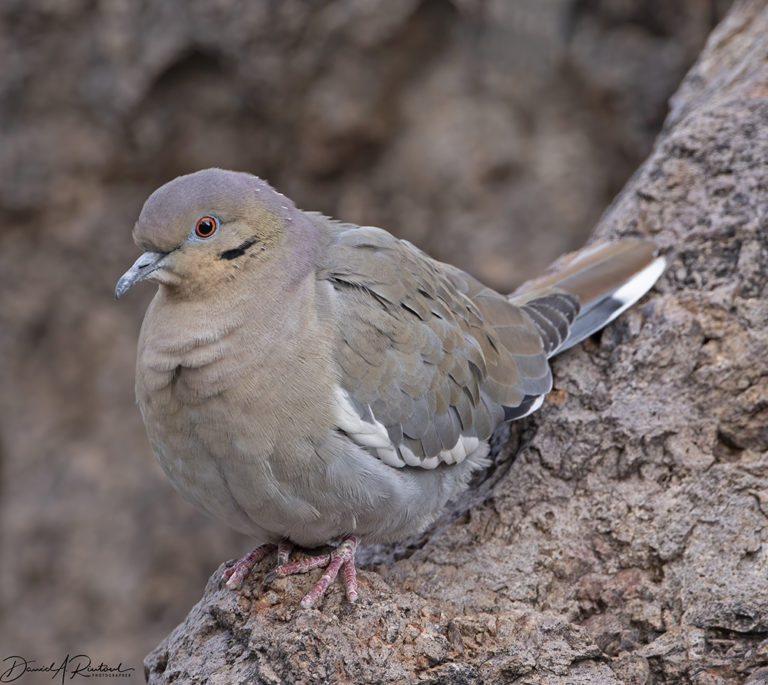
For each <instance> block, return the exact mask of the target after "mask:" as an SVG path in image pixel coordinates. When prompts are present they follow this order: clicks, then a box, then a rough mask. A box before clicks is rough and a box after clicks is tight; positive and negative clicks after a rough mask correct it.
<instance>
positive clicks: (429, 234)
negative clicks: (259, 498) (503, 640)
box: [0, 0, 730, 677]
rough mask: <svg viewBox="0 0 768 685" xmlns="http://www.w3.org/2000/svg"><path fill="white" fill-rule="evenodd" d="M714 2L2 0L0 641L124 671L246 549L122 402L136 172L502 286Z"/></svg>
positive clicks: (637, 148) (651, 96)
mask: <svg viewBox="0 0 768 685" xmlns="http://www.w3.org/2000/svg"><path fill="white" fill-rule="evenodd" d="M729 5H730V1H729V0H676V1H675V2H669V1H668V0H546V1H544V0H453V1H450V0H327V1H323V2H318V1H315V2H306V0H260V1H258V2H254V1H253V0H216V1H215V2H211V0H143V1H142V2H132V1H131V0H98V2H97V1H95V0H2V1H0V60H1V61H2V69H0V216H2V219H3V224H2V231H0V659H2V658H3V657H4V656H6V655H8V654H13V653H15V654H20V655H24V656H27V657H29V658H33V659H37V660H39V661H43V662H50V661H51V660H55V659H61V658H63V656H64V655H65V654H66V653H67V652H70V653H71V654H76V653H78V652H86V653H88V654H89V655H90V656H91V657H92V658H93V659H95V660H105V661H106V662H113V663H117V662H119V661H122V662H123V663H125V664H127V665H129V666H132V667H135V668H137V669H139V671H140V670H141V661H142V659H143V657H144V655H145V654H146V653H147V652H148V651H149V650H150V649H152V648H153V647H154V646H155V645H157V643H158V642H159V641H160V640H161V639H162V638H163V637H164V636H165V635H167V633H168V632H169V630H171V628H172V627H173V626H174V625H176V624H177V623H178V622H179V621H180V620H182V618H183V617H184V615H185V614H186V613H187V612H188V611H189V607H190V606H192V604H193V603H194V602H195V601H197V599H199V597H200V591H201V588H202V587H203V586H204V584H205V580H206V579H207V578H208V577H209V575H210V573H211V571H212V570H213V569H214V568H216V566H217V565H218V564H219V563H220V562H221V561H222V560H223V559H227V558H229V557H233V556H236V555H237V554H240V553H243V552H245V551H246V550H247V548H248V547H249V546H250V544H251V541H248V540H245V539H244V538H242V537H240V536H238V535H236V534H235V533H233V532H231V531H228V530H226V529H225V528H222V526H220V525H218V524H216V523H213V522H211V521H209V520H207V519H205V518H204V517H203V516H202V515H199V514H197V513H196V512H195V511H194V510H193V509H192V508H191V507H190V506H189V505H187V504H186V503H185V502H184V501H183V500H181V498H180V497H178V495H177V494H176V493H175V492H174V491H173V489H172V488H171V486H170V484H169V483H168V482H167V480H166V478H165V477H164V475H163V474H162V473H161V471H160V469H159V467H158V466H157V465H156V463H155V460H154V458H153V457H152V455H151V452H150V449H149V445H148V444H147V439H146V435H145V432H144V429H143V427H142V425H141V420H140V417H139V414H138V411H137V410H136V407H135V402H134V397H133V367H134V362H135V349H136V336H137V332H138V328H139V324H140V321H141V317H142V315H143V311H144V308H145V306H146V303H147V301H148V299H149V297H150V296H151V290H152V289H151V288H150V287H143V288H137V289H136V291H132V292H131V295H130V297H128V298H124V299H123V300H121V302H120V303H119V304H116V303H115V302H114V301H113V300H112V292H113V288H114V285H115V281H116V280H117V278H118V277H119V275H120V274H121V273H122V272H123V271H124V270H125V268H126V267H127V266H128V265H130V264H131V263H132V262H133V260H134V259H135V258H136V256H137V249H136V247H135V246H134V245H133V244H132V243H131V240H130V228H131V226H132V224H133V222H134V221H135V219H136V217H137V215H138V213H139V210H140V208H141V205H142V203H143V201H144V199H145V198H146V197H147V195H148V194H149V193H150V192H151V191H152V190H153V189H154V188H155V187H157V186H158V185H159V184H160V183H163V182H165V181H167V180H169V179H170V178H172V177H174V176H176V175H178V174H181V173H186V172H189V171H192V170H195V169H197V168H200V167H205V166H222V167H225V168H239V169H247V170H249V171H253V172H255V173H258V174H261V175H263V176H265V177H266V178H268V179H269V180H271V181H272V182H273V183H274V184H275V185H276V186H277V187H279V188H280V189H281V190H283V191H284V192H286V193H288V194H289V195H290V196H291V197H292V198H294V199H295V200H296V201H297V203H298V204H299V205H300V206H301V207H304V208H307V209H317V210H321V211H324V212H326V213H329V214H332V215H334V216H338V217H340V218H343V219H345V220H349V221H357V222H359V223H360V222H364V223H372V224H378V225H382V226H385V227H386V228H388V229H390V230H392V231H393V232H396V233H398V234H399V235H402V236H403V237H406V238H408V239H410V240H412V241H414V242H416V243H417V244H418V245H419V246H420V247H423V248H424V249H427V250H429V251H430V252H432V253H434V254H436V255H438V256H440V257H441V258H443V259H446V260H447V261H450V262H452V263H455V264H457V265H459V266H462V267H464V268H467V269H470V270H472V271H473V272H474V273H475V274H476V275H477V276H480V277H482V278H484V279H486V280H488V281H489V282H492V283H494V284H496V285H498V286H499V287H505V288H508V289H511V288H513V287H515V286H516V285H518V284H519V283H520V282H521V281H522V280H523V279H525V278H527V277H530V276H534V275H536V274H537V273H538V272H539V271H540V270H541V269H542V268H543V267H545V266H546V264H547V263H549V261H551V259H552V258H554V257H555V256H557V255H558V254H560V253H561V252H563V251H565V250H567V249H571V248H573V247H577V246H579V245H580V244H582V243H583V242H584V240H585V239H586V237H587V234H588V232H589V231H590V230H591V229H592V227H593V226H594V224H595V222H596V221H597V219H598V218H599V215H600V213H601V212H602V211H603V209H604V207H605V206H606V205H607V203H608V202H609V201H610V200H611V198H613V197H614V196H615V194H616V193H617V192H618V191H619V190H620V188H621V187H622V186H623V184H624V182H625V181H626V179H627V177H628V176H629V175H630V173H632V171H633V170H634V169H635V168H636V167H637V166H638V164H639V163H640V162H641V161H642V159H644V158H645V157H646V156H647V154H648V152H649V151H650V149H651V145H652V143H653V138H654V136H655V135H656V133H657V132H658V130H659V128H660V127H661V125H662V122H663V119H664V115H665V112H666V102H667V99H668V98H669V96H670V95H671V94H672V92H673V91H674V89H675V87H676V86H677V84H678V83H679V82H680V80H681V79H682V77H683V76H684V74H685V72H686V70H687V69H688V68H689V67H690V65H691V64H692V63H693V61H694V60H695V58H696V56H697V54H698V53H699V52H700V50H701V47H702V46H703V45H704V41H705V39H706V37H707V35H708V34H709V32H710V31H711V29H712V28H713V27H714V25H715V24H716V23H717V21H718V20H719V19H720V18H721V17H722V16H723V15H724V12H725V9H726V8H727V7H728V6H729ZM572 358H573V355H572V356H571V359H572ZM527 425H528V427H529V428H531V429H532V428H533V427H534V426H535V425H538V424H527ZM486 485H487V484H486ZM378 553H379V554H382V552H381V551H379V552H378ZM397 568H399V566H395V567H394V569H397ZM381 573H382V574H383V575H382V576H381V577H386V573H387V572H386V571H384V570H382V571H381ZM376 577H379V576H376ZM30 677H31V676H30Z"/></svg>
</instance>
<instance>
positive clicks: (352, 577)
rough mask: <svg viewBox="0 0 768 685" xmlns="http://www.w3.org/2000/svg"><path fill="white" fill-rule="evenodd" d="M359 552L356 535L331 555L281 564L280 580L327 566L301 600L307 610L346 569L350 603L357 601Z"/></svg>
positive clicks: (351, 536)
mask: <svg viewBox="0 0 768 685" xmlns="http://www.w3.org/2000/svg"><path fill="white" fill-rule="evenodd" d="M356 551H357V538H356V537H355V536H354V535H350V536H349V537H346V538H344V540H343V541H342V543H341V544H340V545H339V546H338V547H337V548H336V549H335V550H333V552H331V553H330V554H320V555H318V556H314V557H306V558H304V559H299V561H294V562H293V563H291V564H281V565H280V566H278V567H277V568H276V569H275V575H276V576H277V577H278V578H284V577H285V576H290V575H293V574H295V573H306V572H307V571H311V570H312V569H315V568H320V567H322V566H327V569H326V571H325V573H323V575H322V576H321V577H320V580H318V581H317V583H316V584H315V586H314V587H313V588H312V589H311V590H310V591H309V592H308V593H307V594H306V595H305V596H304V599H302V600H301V606H302V607H304V608H305V609H308V608H309V607H311V606H312V605H313V604H314V603H315V602H316V601H317V600H318V599H320V597H322V596H323V594H324V593H325V591H326V590H327V589H328V586H329V585H330V584H331V583H332V582H333V581H334V580H335V578H336V576H337V575H338V574H339V570H340V569H341V568H342V567H344V572H343V574H342V582H343V583H344V589H345V591H346V593H347V599H348V600H349V601H350V602H356V601H357V572H356V571H355V552H356Z"/></svg>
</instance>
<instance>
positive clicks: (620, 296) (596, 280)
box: [510, 239, 666, 356]
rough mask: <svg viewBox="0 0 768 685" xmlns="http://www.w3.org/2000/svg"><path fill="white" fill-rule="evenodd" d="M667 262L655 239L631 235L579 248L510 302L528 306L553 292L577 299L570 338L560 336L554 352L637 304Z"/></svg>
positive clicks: (574, 342)
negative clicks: (614, 240)
mask: <svg viewBox="0 0 768 685" xmlns="http://www.w3.org/2000/svg"><path fill="white" fill-rule="evenodd" d="M665 266H666V261H665V260H664V258H663V257H657V256H656V245H654V244H653V243H652V242H649V241H645V240H635V239H628V240H621V241H618V242H613V243H602V244H599V245H595V246H590V247H588V248H585V249H584V250H581V251H580V252H577V253H576V254H575V255H573V256H572V257H571V258H570V259H569V260H567V261H566V263H565V264H564V265H562V266H561V267H560V268H557V270H556V271H555V272H554V273H552V274H550V275H548V276H545V277H543V278H541V279H538V280H536V281H533V282H530V283H527V284H525V285H524V286H523V287H522V288H521V289H520V290H518V291H517V292H515V293H514V294H513V295H511V296H510V300H511V301H512V302H513V303H514V304H516V305H518V306H523V307H524V308H525V309H526V310H527V309H531V308H536V307H537V303H538V302H546V298H548V297H549V298H551V295H552V294H553V293H564V294H566V295H570V296H572V297H573V298H575V299H576V300H577V301H578V305H579V309H578V314H577V315H576V317H575V319H574V320H573V322H572V323H571V325H570V327H569V330H568V334H567V336H564V337H563V336H562V335H559V336H557V340H556V342H555V341H552V342H553V344H551V345H549V347H550V349H549V350H548V352H549V355H550V356H552V355H554V354H556V353H559V352H562V351H563V350H567V349H568V348H570V347H572V346H573V345H576V344H577V343H579V342H581V341H582V340H584V339H585V338H588V337H589V336H590V335H592V334H593V333H595V332H596V331H599V330H600V329H601V328H602V327H603V326H605V325H606V324H607V323H609V322H610V321H613V319H615V318H616V317H617V316H619V314H621V313H622V312H623V311H624V310H625V309H627V308H628V307H630V306H631V305H632V304H634V303H635V302H637V300H639V299H640V298H641V297H642V296H643V295H644V294H645V293H646V292H647V291H648V290H650V289H651V287H652V286H653V284H654V283H655V282H656V280H657V279H658V278H659V276H661V274H662V272H663V271H664V268H665ZM538 309H539V311H541V308H538Z"/></svg>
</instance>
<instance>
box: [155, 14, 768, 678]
mask: <svg viewBox="0 0 768 685" xmlns="http://www.w3.org/2000/svg"><path fill="white" fill-rule="evenodd" d="M766 65H768V6H767V5H766V3H765V2H762V1H761V2H757V1H751V2H738V3H737V4H736V5H735V7H734V9H733V10H732V12H731V14H730V15H729V16H728V18H727V19H726V20H725V21H724V22H723V23H722V24H721V25H720V26H719V27H718V29H717V30H716V31H715V33H714V34H713V35H712V37H711V38H710V40H709V43H708V45H707V48H706V49H705V51H704V53H703V54H702V56H701V58H700V59H699V61H698V62H697V64H696V65H695V66H694V68H693V69H692V71H691V72H690V73H689V75H688V76H687V78H686V79H685V82H684V83H683V85H682V87H681V89H680V91H679V93H678V95H677V96H676V97H675V99H674V101H673V107H672V110H671V113H670V116H669V118H668V120H667V123H666V126H665V130H664V131H663V133H662V135H661V136H660V137H659V138H658V141H657V143H656V145H655V148H654V150H653V152H652V154H651V156H650V158H649V159H648V160H647V161H646V162H645V164H644V165H643V166H642V167H641V168H640V170H639V171H638V172H637V173H636V174H635V176H634V177H633V178H632V180H631V181H630V182H629V184H628V185H627V187H626V188H625V189H624V191H623V192H622V193H621V194H620V195H619V197H618V198H617V200H616V201H615V202H614V204H613V205H612V206H611V208H610V209H609V210H608V212H607V213H606V214H605V216H604V217H603V219H602V221H601V223H600V225H599V226H598V228H597V230H596V237H598V238H607V237H610V236H617V235H635V234H642V235H648V236H652V237H653V238H654V239H655V240H657V241H658V243H659V245H660V246H661V248H662V251H663V252H664V253H665V254H666V255H668V258H669V262H670V264H669V268H668V270H667V272H666V273H665V275H664V276H663V277H662V280H661V282H660V283H659V285H658V286H657V288H656V289H655V291H654V292H653V293H652V294H651V296H650V297H648V298H646V299H645V300H644V301H643V302H642V303H641V304H640V305H639V306H637V307H635V308H634V309H632V310H631V311H630V312H628V313H627V314H626V315H624V316H623V317H622V318H621V319H620V320H619V321H618V322H616V323H615V324H614V325H612V326H610V327H609V328H608V329H606V331H605V332H604V333H603V334H602V335H601V336H599V338H597V339H593V340H590V341H588V342H587V343H586V344H584V345H582V346H580V347H578V348H576V349H573V350H572V351H570V352H568V353H567V354H564V355H563V356H562V357H561V358H559V359H558V360H557V361H556V362H555V378H556V389H555V390H554V391H553V393H552V394H551V396H550V398H549V402H547V403H546V404H545V406H544V407H543V409H542V410H541V411H540V412H538V413H537V414H536V415H534V416H533V417H531V418H530V419H528V420H526V421H525V422H522V423H521V424H519V425H518V426H517V427H516V428H515V429H514V431H513V439H512V440H511V444H512V445H513V446H514V450H510V448H509V447H508V448H507V449H508V451H513V452H514V454H516V459H515V461H514V463H513V464H512V466H511V468H510V469H509V471H508V472H507V474H506V475H505V476H504V477H503V478H501V479H500V480H498V482H497V483H496V484H495V487H494V488H492V489H491V490H490V492H489V493H488V496H487V498H486V499H485V500H484V501H482V502H476V503H475V505H474V506H473V507H471V509H469V510H468V511H465V512H464V513H463V514H462V515H461V516H459V517H454V518H453V519H451V520H447V521H444V522H443V523H442V524H440V525H438V526H436V527H435V528H434V529H433V530H432V531H430V533H429V534H428V535H425V536H422V537H421V538H420V539H419V540H415V541H411V544H410V545H406V546H403V547H401V548H400V550H399V551H398V553H397V554H396V555H395V556H396V557H398V558H397V559H396V560H395V561H394V562H387V563H376V558H377V557H376V555H377V554H381V551H380V550H379V551H374V554H373V556H372V558H371V560H370V563H369V564H368V566H367V567H366V569H365V570H363V571H362V572H361V574H360V576H361V593H360V594H361V599H360V601H359V603H358V604H356V605H354V606H352V605H349V604H346V603H345V602H344V600H343V599H342V594H343V593H342V590H341V588H340V587H333V588H332V589H331V590H330V592H329V593H328V596H327V598H326V599H325V600H324V601H323V602H321V603H320V605H319V606H318V607H317V608H315V609H312V610H302V609H299V608H298V607H297V603H298V600H299V598H300V597H301V595H302V593H303V592H304V591H305V590H306V589H307V588H308V587H309V585H310V583H311V582H312V580H313V578H309V577H293V578H290V579H284V580H281V581H278V582H275V583H274V585H272V586H271V587H270V588H269V589H268V590H262V588H261V578H262V577H263V575H264V573H265V571H266V569H267V568H268V566H269V565H270V563H271V560H270V561H269V562H267V561H265V562H262V564H261V565H260V566H259V567H257V570H256V572H255V573H254V575H253V576H252V578H251V581H250V582H249V584H248V586H247V588H246V590H245V591H244V592H242V593H240V594H237V593H232V592H229V591H227V590H224V589H222V586H221V582H220V579H221V573H222V570H223V567H222V568H219V569H218V570H217V571H216V573H215V574H214V575H213V576H212V578H211V580H210V581H209V583H208V586H207V588H206V591H205V594H204V596H203V598H202V600H201V601H200V602H199V603H198V604H197V606H195V607H194V609H193V610H192V611H191V613H190V614H189V616H188V617H187V619H186V621H185V622H184V623H182V624H181V625H180V626H179V627H178V628H177V629H176V630H175V631H174V632H173V633H172V634H171V635H170V636H169V637H168V638H167V639H166V640H165V641H164V642H163V643H162V644H161V645H160V646H159V647H158V648H157V649H156V650H155V651H154V652H153V653H152V654H150V655H149V656H148V657H147V660H146V662H145V663H146V672H147V674H148V677H149V680H150V682H153V683H165V682H173V681H175V680H178V681H181V682H189V681H192V682H203V681H206V682H222V683H223V682H264V683H279V682H296V683H316V682H317V683H319V682H377V683H397V682H425V683H428V682H432V683H438V682H439V683H474V682H477V683H480V682H482V683H510V682H519V683H633V684H635V683H636V684H638V685H640V684H642V683H697V684H702V685H703V684H704V683H707V684H715V683H731V682H749V683H758V682H765V681H766V678H768V527H767V525H766V524H767V523H768V495H766V493H768V279H767V277H766V274H767V273H768V214H767V212H766V208H767V207H768V125H766V122H768V67H767V66H766ZM382 558H383V557H382ZM315 573H316V574H319V571H316V572H315Z"/></svg>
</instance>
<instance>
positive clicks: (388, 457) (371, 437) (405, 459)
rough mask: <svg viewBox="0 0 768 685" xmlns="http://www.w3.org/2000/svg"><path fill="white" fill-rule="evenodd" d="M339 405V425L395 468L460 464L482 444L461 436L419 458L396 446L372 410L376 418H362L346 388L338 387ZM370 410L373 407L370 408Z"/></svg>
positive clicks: (472, 438) (335, 409)
mask: <svg viewBox="0 0 768 685" xmlns="http://www.w3.org/2000/svg"><path fill="white" fill-rule="evenodd" d="M334 395H335V399H336V405H335V407H334V416H335V419H336V425H337V426H338V427H339V428H340V429H341V430H343V431H344V432H345V433H346V434H347V435H348V436H349V437H350V439H352V440H353V441H354V442H356V443H357V444H358V445H360V446H361V447H366V448H368V449H369V450H370V451H371V452H372V453H373V454H375V455H376V456H377V457H378V458H379V459H381V461H383V462H384V463H385V464H387V465H389V466H394V467H395V468H398V469H400V468H403V467H404V466H418V467H420V468H423V469H434V468H437V467H438V466H439V465H440V464H458V463H460V462H462V461H464V459H466V458H467V456H468V455H470V454H472V453H473V452H474V451H475V450H476V449H478V447H480V440H479V439H478V438H475V437H471V436H468V435H461V436H459V440H458V442H457V443H456V444H455V445H454V446H453V447H452V448H451V449H449V450H441V451H440V453H439V454H437V455H435V456H434V457H426V458H422V457H418V456H416V455H415V454H414V453H413V451H411V450H410V449H409V448H408V447H407V446H406V445H395V444H394V443H393V442H392V441H391V440H390V439H389V433H388V432H387V429H386V427H385V426H384V424H383V423H381V421H377V420H376V417H375V416H373V412H371V417H372V418H373V421H372V422H371V421H365V420H364V419H362V418H361V417H360V415H359V414H358V413H357V411H356V410H355V408H354V407H353V406H352V403H351V402H350V400H349V395H348V393H347V391H346V390H344V388H342V387H341V386H338V385H337V386H336V387H335V388H334ZM369 409H370V408H369Z"/></svg>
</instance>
